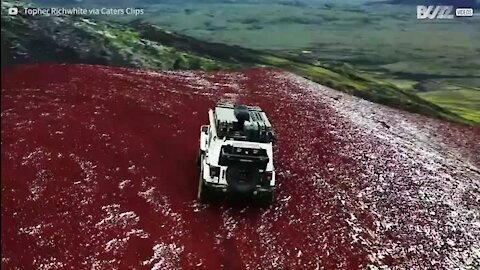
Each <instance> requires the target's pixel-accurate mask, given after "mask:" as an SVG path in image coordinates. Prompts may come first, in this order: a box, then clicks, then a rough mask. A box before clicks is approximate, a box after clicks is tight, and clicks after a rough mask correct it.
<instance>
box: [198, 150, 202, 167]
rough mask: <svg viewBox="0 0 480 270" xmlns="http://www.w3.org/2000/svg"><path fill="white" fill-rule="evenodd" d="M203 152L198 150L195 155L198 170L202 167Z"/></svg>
mask: <svg viewBox="0 0 480 270" xmlns="http://www.w3.org/2000/svg"><path fill="white" fill-rule="evenodd" d="M202 159H203V151H202V150H200V151H199V152H198V155H197V166H198V167H199V168H200V167H201V166H202Z"/></svg>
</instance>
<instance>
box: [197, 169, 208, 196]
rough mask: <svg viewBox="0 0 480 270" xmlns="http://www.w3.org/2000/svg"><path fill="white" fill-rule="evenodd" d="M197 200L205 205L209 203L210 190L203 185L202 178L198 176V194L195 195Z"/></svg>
mask: <svg viewBox="0 0 480 270" xmlns="http://www.w3.org/2000/svg"><path fill="white" fill-rule="evenodd" d="M197 199H198V200H199V201H200V202H202V203H206V202H209V201H210V199H211V198H210V190H209V188H208V187H207V186H206V185H205V183H204V181H203V179H202V176H201V175H200V177H199V181H198V194H197Z"/></svg>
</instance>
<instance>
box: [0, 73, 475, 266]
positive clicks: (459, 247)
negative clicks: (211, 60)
mask: <svg viewBox="0 0 480 270" xmlns="http://www.w3.org/2000/svg"><path fill="white" fill-rule="evenodd" d="M219 100H225V101H235V102H242V103H248V104H253V105H259V106H261V107H262V108H263V109H264V110H265V111H266V112H267V114H268V115H269V118H270V119H271V121H272V123H273V125H274V128H275V130H276V133H277V134H278V143H277V145H276V150H275V155H276V156H275V158H276V168H277V172H278V192H277V198H276V201H275V203H274V204H273V205H272V206H271V207H269V208H267V209H260V208H258V207H255V206H252V205H250V206H248V205H247V206H243V207H242V206H231V205H230V206H229V205H224V204H220V205H202V204H199V203H198V202H197V201H196V199H195V197H196V192H197V181H198V178H197V177H198V171H197V168H196V165H195V158H196V153H197V147H198V138H199V128H200V125H202V124H205V123H207V110H208V109H209V108H211V107H212V106H214V104H215V103H216V102H217V101H219ZM1 105H2V109H1V111H2V139H1V146H2V161H1V165H2V169H1V177H2V178H1V186H2V193H1V200H2V216H1V221H2V228H1V238H2V264H1V266H2V269H17V268H19V269H134V268H135V269H194V268H195V269H197V268H199V269H365V268H371V269H376V268H387V267H391V268H395V269H453V268H455V267H476V266H479V265H480V251H479V250H480V218H479V216H480V213H479V212H480V211H479V209H480V169H479V167H480V165H479V163H480V159H479V155H478V153H480V146H479V144H478V138H479V135H480V130H479V129H478V128H468V127H462V126H458V125H455V124H450V123H446V122H442V121H438V120H432V119H429V118H426V117H423V116H419V115H414V114H409V113H405V112H401V111H397V110H394V109H390V108H386V107H384V106H381V105H376V104H372V103H370V102H367V101H364V100H361V99H357V98H354V97H351V96H348V95H345V94H342V93H340V92H337V91H335V90H332V89H328V88H326V87H323V86H320V85H318V84H315V83H312V82H310V81H307V80H305V79H303V78H299V77H297V76H295V75H292V74H289V73H285V72H282V71H278V70H271V69H254V70H246V71H242V72H219V73H202V72H161V73H155V72H146V71H140V70H129V69H122V68H110V67H99V66H88V65H33V66H21V67H16V68H11V69H8V70H2V99H1ZM479 267H480V266H479Z"/></svg>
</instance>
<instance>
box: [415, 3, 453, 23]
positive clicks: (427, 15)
mask: <svg viewBox="0 0 480 270" xmlns="http://www.w3.org/2000/svg"><path fill="white" fill-rule="evenodd" d="M453 18H454V13H453V6H417V19H419V20H424V19H430V20H433V19H453Z"/></svg>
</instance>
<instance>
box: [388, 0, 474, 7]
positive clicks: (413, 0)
mask: <svg viewBox="0 0 480 270" xmlns="http://www.w3.org/2000/svg"><path fill="white" fill-rule="evenodd" d="M388 2H389V3H391V4H403V5H452V6H456V7H480V1H478V0H390V1H388Z"/></svg>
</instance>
